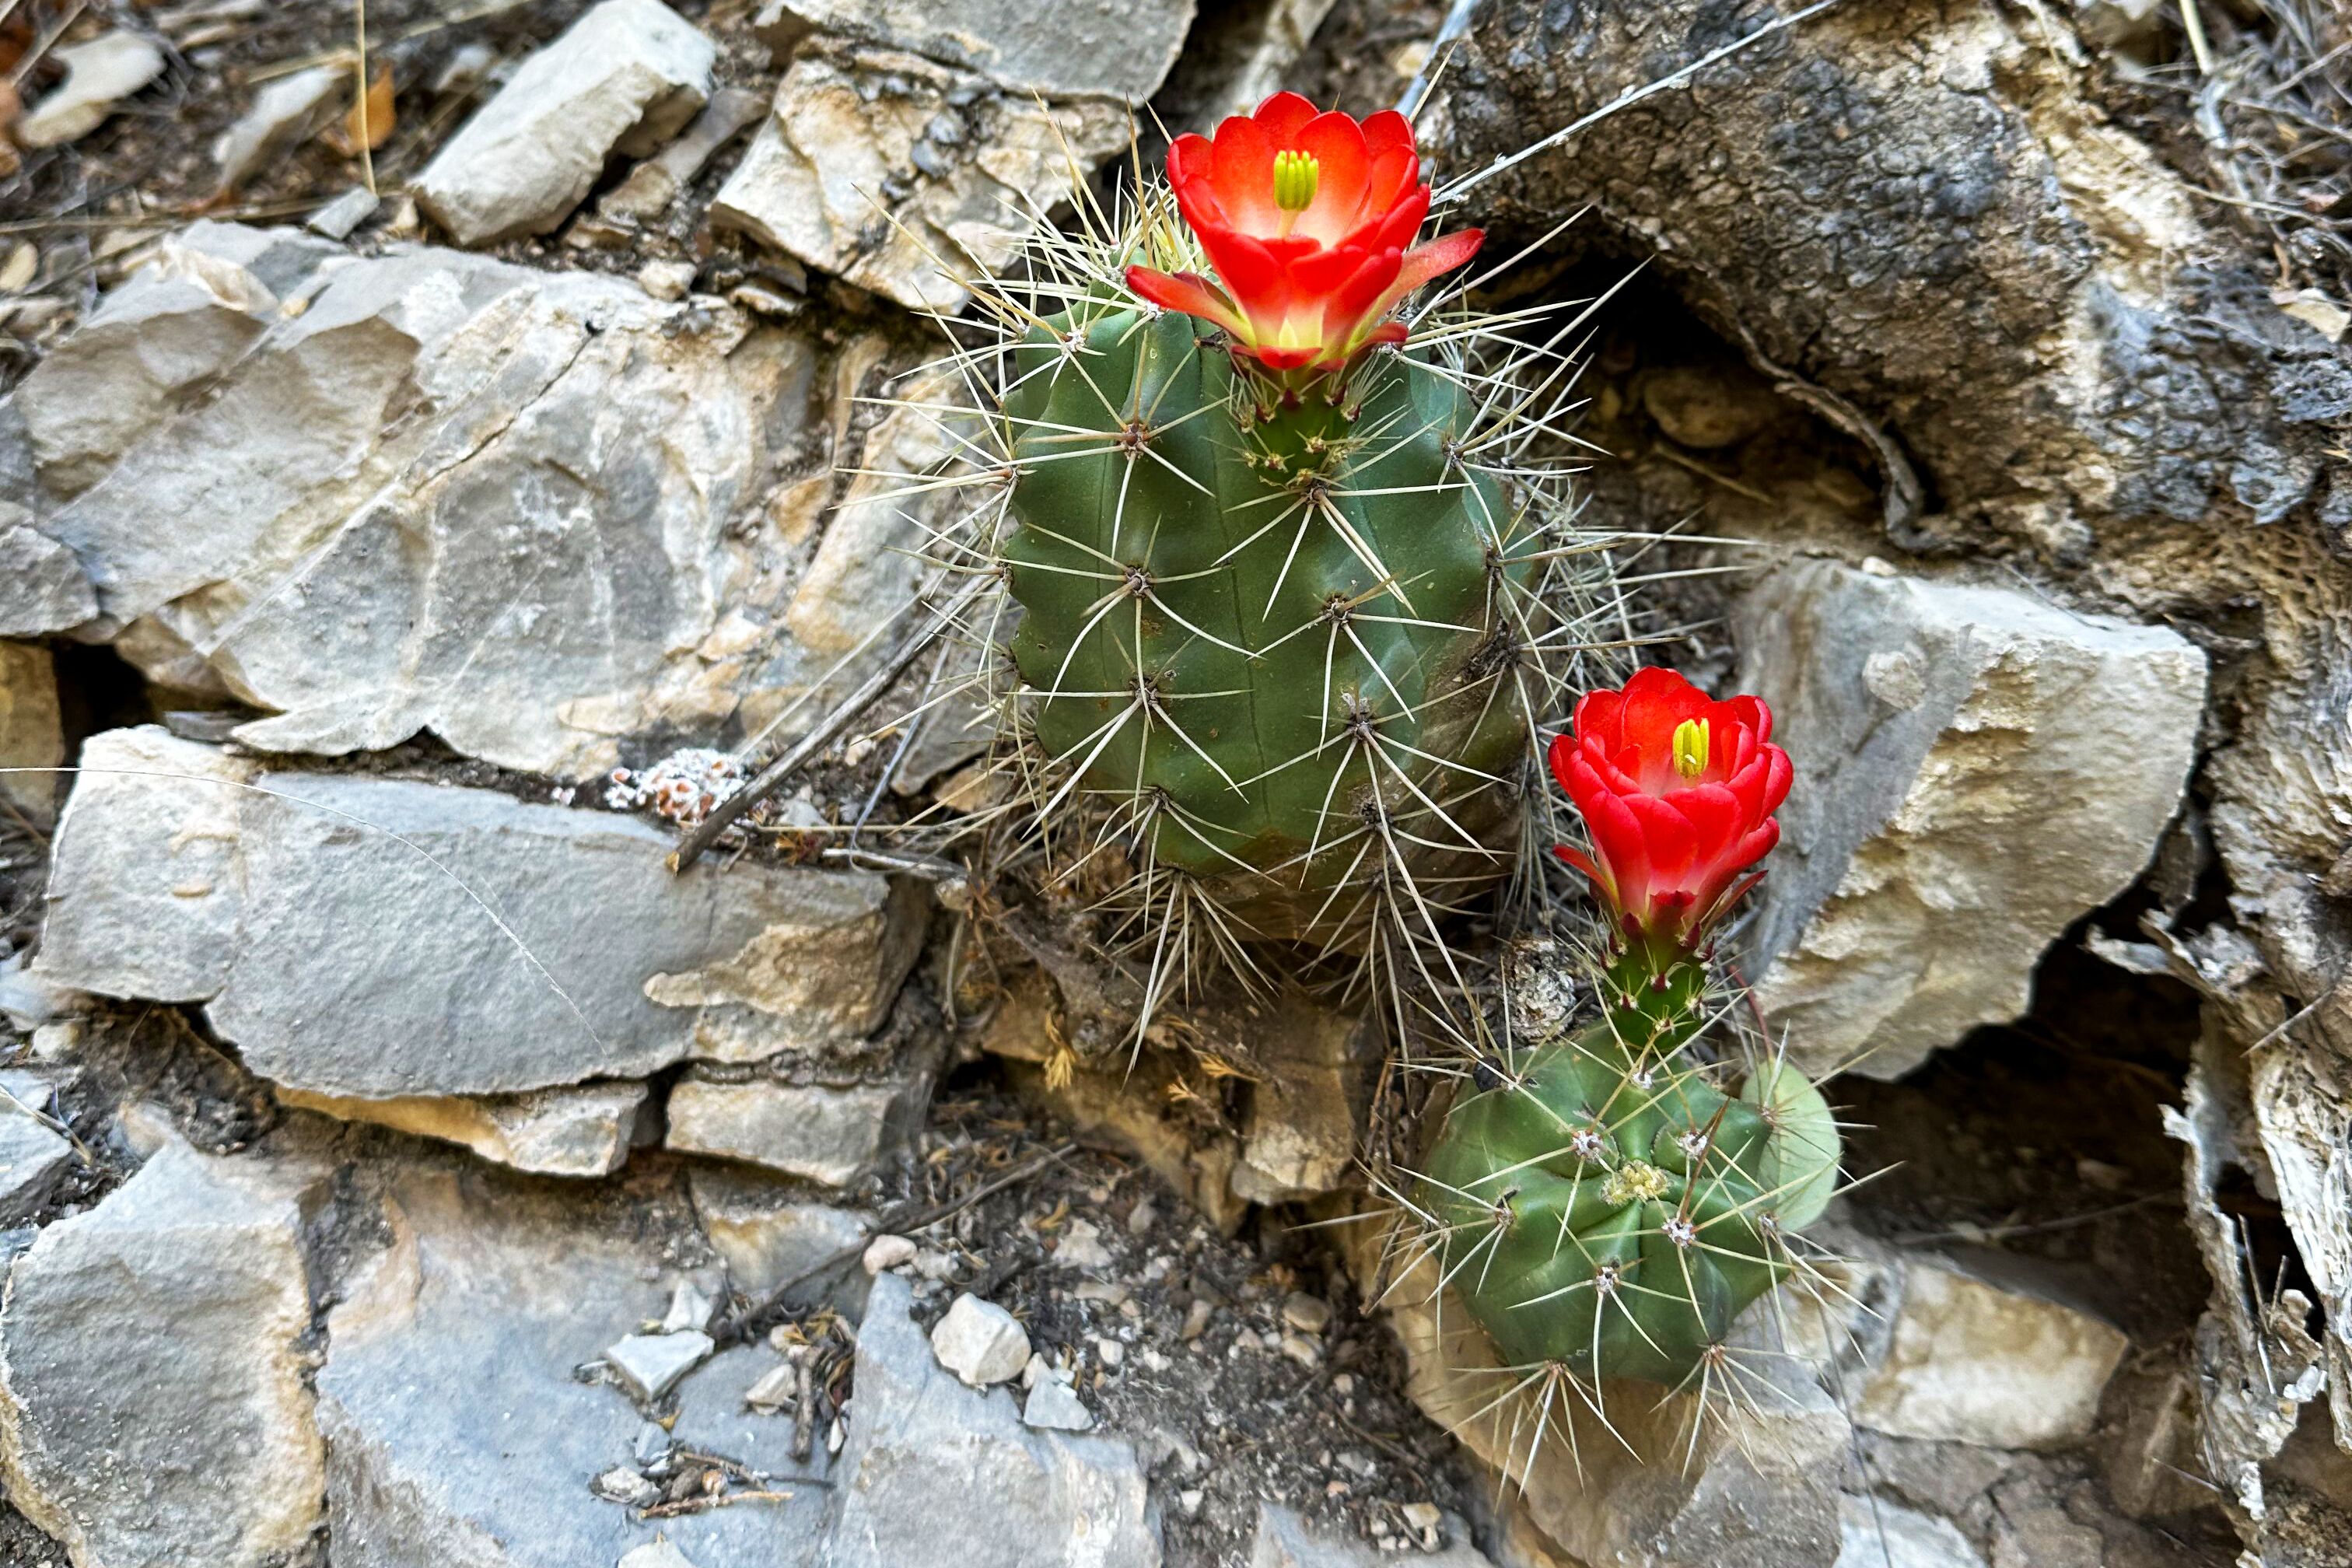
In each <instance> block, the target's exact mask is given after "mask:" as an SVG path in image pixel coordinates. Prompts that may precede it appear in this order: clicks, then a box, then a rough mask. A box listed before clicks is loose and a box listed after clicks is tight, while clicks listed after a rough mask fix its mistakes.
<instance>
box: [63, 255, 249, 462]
mask: <svg viewBox="0 0 2352 1568" xmlns="http://www.w3.org/2000/svg"><path fill="white" fill-rule="evenodd" d="M226 233H227V230H226V226H224V225H218V224H199V225H197V226H194V228H192V229H190V230H189V231H188V232H187V233H186V234H184V235H183V236H180V237H175V238H174V239H172V240H167V241H166V242H165V243H164V245H163V247H162V249H161V251H160V253H159V254H158V256H157V258H156V260H155V261H154V262H153V263H152V265H150V266H147V267H143V268H140V269H139V270H138V271H137V272H135V273H133V274H131V278H130V279H129V280H128V281H127V282H125V283H124V284H123V285H122V286H121V288H119V289H115V290H114V291H113V292H112V293H110V294H109V295H107V296H106V298H105V299H104V300H102V301H100V305H99V307H98V309H97V310H95V311H93V312H92V313H91V315H90V317H89V320H88V321H85V322H84V323H83V324H82V326H81V328H80V329H79V331H75V332H74V333H73V334H72V335H71V336H69V337H68V338H67V339H66V340H65V342H62V343H60V344H58V347H57V349H56V350H55V352H53V353H50V354H48V355H47V357H45V358H44V359H43V360H42V361H41V363H39V364H37V365H36V366H35V367H34V368H33V370H32V373H31V374H28V375H26V378H25V384H24V385H23V386H22V387H20V388H19V389H18V390H17V393H16V407H17V410H18V412H19V413H21V414H22V415H23V416H24V419H25V434H26V437H27V439H28V440H29V441H30V442H31V444H32V453H33V461H34V463H35V465H36V467H37V469H38V471H39V474H40V477H41V484H42V486H43V488H44V489H47V491H48V492H49V493H50V494H52V495H57V496H72V495H78V494H79V493H80V492H81V491H83V490H86V489H89V487H90V486H91V485H93V484H95V483H97V482H98V480H99V479H101V478H103V477H104V475H105V473H106V471H107V469H108V468H111V467H112V466H113V464H114V462H115V459H116V458H118V457H120V456H121V453H122V452H123V450H124V449H125V448H126V447H129V446H130V445H131V443H132V442H134V441H136V440H137V439H139V438H140V437H142V436H143V435H145V434H146V433H147V432H149V431H151V430H152V429H153V428H154V427H155V426H158V425H160V424H162V423H163V421H164V420H165V418H166V417H167V416H169V415H171V414H172V413H173V412H175V411H176V410H177V408H178V407H179V406H180V405H181V404H182V403H183V401H184V400H186V399H191V398H193V397H194V396H195V395H198V394H199V393H201V392H202V391H203V390H204V389H205V387H206V386H208V385H210V384H212V383H213V382H214V381H215V378H217V377H218V376H219V375H220V374H222V373H223V372H224V371H226V369H227V368H228V367H229V366H231V365H232V364H235V363H236V362H237V361H238V360H239V359H241V358H242V357H244V355H245V354H246V353H247V351H248V350H249V349H251V348H252V346H253V344H254V342H256V341H257V339H258V338H260V336H261V334H262V333H263V331H265V330H267V326H268V321H267V318H268V314H269V312H271V311H272V310H276V308H277V306H278V300H277V298H276V296H275V295H274V293H273V292H272V291H271V290H270V289H268V288H267V287H266V286H264V285H263V284H262V282H261V280H260V279H258V278H257V277H256V276H255V275H254V274H253V272H252V271H251V270H250V269H248V268H246V267H243V266H240V265H238V264H237V263H236V261H234V260H232V259H230V258H226V257H224V256H221V255H218V254H215V251H214V249H213V248H212V245H213V242H214V241H215V240H216V239H219V238H223V237H226Z"/></svg>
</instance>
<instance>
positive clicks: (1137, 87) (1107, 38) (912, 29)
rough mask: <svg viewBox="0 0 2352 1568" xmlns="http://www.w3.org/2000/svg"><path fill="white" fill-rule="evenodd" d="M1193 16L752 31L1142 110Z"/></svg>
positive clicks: (1159, 4)
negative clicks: (813, 36) (927, 62)
mask: <svg viewBox="0 0 2352 1568" xmlns="http://www.w3.org/2000/svg"><path fill="white" fill-rule="evenodd" d="M1192 11H1193V0H1025V3H1024V0H766V3H765V4H764V5H761V8H760V11H759V14H758V16H756V17H755V18H754V20H753V23H752V25H753V26H755V27H757V28H759V29H760V31H761V34H762V35H763V36H765V37H768V38H769V39H771V40H772V41H773V42H777V43H788V42H791V41H793V40H795V39H797V38H798V37H799V36H800V35H801V34H803V33H804V32H806V31H808V30H809V29H810V28H816V29H819V30H822V31H824V32H827V33H835V34H840V35H842V36H844V37H852V38H856V39H859V40H860V41H862V42H866V43H871V44H880V45H883V46H885V47H888V48H893V49H901V50H905V51H907V52H908V53H912V54H919V55H928V56H929V57H930V58H933V59H935V60H942V61H945V62H947V63H948V64H950V65H958V66H963V67H965V68H969V69H971V70H975V71H978V72H980V73H981V74H982V76H985V77H987V78H988V79H990V80H991V81H992V82H994V83H995V84H996V85H997V86H999V87H1003V88H1008V89H1012V90H1013V91H1014V92H1019V93H1031V92H1035V93H1044V94H1046V95H1048V96H1068V95H1074V94H1094V95H1098V96H1101V97H1105V98H1117V99H1126V100H1130V101H1133V102H1136V103H1140V102H1142V101H1143V100H1145V99H1148V98H1150V96H1151V95H1152V93H1153V91H1154V90H1155V89H1158V88H1159V86H1160V80H1161V79H1163V78H1165V77H1166V76H1167V74H1168V68H1169V67H1170V66H1171V65H1173V64H1174V63H1175V60H1176V54H1177V51H1178V50H1179V49H1181V48H1182V47H1184V35H1185V30H1186V29H1187V28H1188V27H1190V26H1192ZM1252 107H1255V105H1253V106H1252Z"/></svg>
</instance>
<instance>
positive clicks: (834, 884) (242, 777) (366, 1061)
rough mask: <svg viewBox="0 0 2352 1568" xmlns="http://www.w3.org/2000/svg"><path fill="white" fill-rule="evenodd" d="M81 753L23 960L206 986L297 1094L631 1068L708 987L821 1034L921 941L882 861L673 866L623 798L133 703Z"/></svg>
mask: <svg viewBox="0 0 2352 1568" xmlns="http://www.w3.org/2000/svg"><path fill="white" fill-rule="evenodd" d="M85 765H89V766H93V767H98V768H103V769H105V770H107V771H104V772H98V773H91V774H89V775H87V776H86V777H85V779H84V787H83V788H82V789H81V790H79V791H78V792H77V793H76V794H75V795H74V796H73V797H72V798H71V799H70V800H69V801H68V805H67V808H66V812H65V814H64V817H63V819H62V821H61V822H60V824H59V826H58V835H57V842H56V849H55V857H56V858H55V861H54V865H53V878H52V881H51V886H52V887H53V888H54V889H56V891H57V896H56V897H55V899H54V900H52V902H51V904H50V908H49V915H48V920H47V925H46V927H45V931H44V939H43V948H42V955H41V960H40V972H41V973H44V974H45V975H47V977H48V978H50V979H51V980H53V981H57V982H58V983H61V984H71V985H74V986H76V987H78V988H79V989H82V990H86V991H92V992H96V993H98V994H101V995H110V996H124V997H131V996H137V997H146V998H151V999H153V1000H157V1001H174V1002H198V1003H202V1004H203V1005H204V1006H205V1016H206V1018H207V1019H208V1020H209V1022H210V1023H211V1024H212V1026H213V1027H214V1028H215V1029H216V1030H218V1031H219V1032H220V1034H221V1035H222V1036H223V1037H225V1038H227V1039H229V1040H232V1041H234V1042H236V1045H237V1046H238V1047H240V1049H241V1051H242V1053H243V1057H244V1060H245V1063H246V1065H247V1067H248V1068H252V1069H253V1070H254V1071H255V1072H257V1073H259V1074H261V1075H262V1076H264V1077H266V1078H268V1079H271V1080H273V1081H274V1082H277V1083H280V1084H284V1085H287V1086H289V1087H290V1088H293V1089H299V1090H304V1091H308V1092H310V1093H312V1094H315V1095H320V1096H348V1097H354V1098H360V1099H368V1100H387V1099H394V1098H398V1097H405V1096H453V1095H467V1096H470V1095H511V1094H519V1093H524V1092H527V1091H530V1090H535V1089H547V1088H549V1087H551V1086H556V1085H564V1084H575V1083H582V1082H585V1081H587V1080H589V1079H620V1078H641V1077H644V1076H646V1074H649V1073H652V1072H656V1071H658V1070H659V1069H661V1068H665V1067H667V1066H670V1065H671V1064H673V1063H676V1062H679V1061H682V1060H685V1059H687V1058H689V1057H691V1056H693V1055H695V1054H696V1053H697V1051H698V1048H699V1047H698V1038H699V1037H700V1035H701V1034H702V1032H703V1031H704V1030H705V1029H706V1027H707V1026H709V1025H710V1023H711V1019H712V1016H713V1015H717V1016H719V1017H720V1018H721V1019H723V1021H724V1023H725V1026H726V1029H727V1036H728V1041H729V1046H728V1048H729V1050H730V1052H734V1053H739V1054H740V1053H749V1052H752V1051H753V1050H755V1049H764V1050H765V1051H767V1052H768V1053H769V1054H774V1053H776V1052H782V1051H788V1050H795V1049H798V1050H820V1049H823V1048H824V1047H826V1046H828V1045H830V1044H835V1043H838V1042H842V1041H845V1040H852V1039H855V1038H856V1037H859V1036H861V1035H863V1034H864V1033H865V1032H866V1031H867V1030H870V1029H872V1028H873V1027H874V1026H876V1025H877V1024H878V1023H879V1022H880V1021H881V1019H882V1017H883V1016H884V1014H885V1012H886V1011H887V1008H888V1006H889V1004H890V1000H891V998H892V996H893V995H894V994H896V993H897V990H898V984H899V982H900V981H901V980H902V979H903V978H904V977H905V974H906V970H907V966H908V963H911V961H912V957H913V949H914V939H913V936H912V935H911V934H910V933H909V931H908V925H907V923H906V922H907V921H908V919H909V918H910V917H912V916H914V915H916V914H917V913H919V911H918V910H916V909H915V907H914V906H913V905H912V904H911V903H910V901H909V900H906V899H905V898H903V897H900V896H898V895H896V894H894V893H893V891H892V889H891V888H890V885H889V884H888V883H887V881H886V880H884V879H882V878H879V877H875V876H870V875H866V874H864V873H858V872H834V871H821V870H814V869H810V868H791V867H752V866H748V865H747V866H741V867H738V868H734V869H733V870H731V871H729V872H726V873H723V874H722V873H719V872H717V871H715V870H714V871H705V870H702V869H700V868H698V869H696V870H694V871H692V872H689V873H688V874H686V875H684V876H673V875H672V874H671V873H670V872H668V871H667V870H666V869H664V868H663V865H662V858H663V856H664V855H665V854H666V853H667V850H668V848H669V846H670V839H669V837H668V836H667V834H665V833H663V832H662V831H660V830H659V829H657V828H656V827H655V826H652V825H650V824H647V823H645V822H641V821H638V820H636V819H635V818H632V817H624V816H614V815H611V814H609V813H604V812H598V811H581V810H570V809H565V808H562V807H557V806H550V805H526V804H524V803H522V802H520V801H517V800H514V799H512V798H511V797H509V796H507V795H499V794H495V793H493V792H490V791H487V790H476V789H453V788H445V787H442V786H440V785H436V784H425V783H422V782H417V781H413V780H404V779H390V778H380V777H367V776H357V775H328V774H301V773H259V772H257V770H255V769H254V768H253V765H252V764H251V763H249V762H243V761H237V760H235V759H230V758H227V757H225V756H224V755H223V754H222V753H220V752H218V751H216V750H215V749H214V748H212V747H208V746H205V745H201V744H199V743H197V742H188V741H181V740H177V739H175V738H173V737H171V736H169V735H166V734H164V733H163V731H159V730H155V729H152V728H151V729H142V730H133V731H110V732H109V733H107V734H104V735H100V736H98V737H95V738H94V739H93V740H92V741H91V742H89V745H88V747H87V748H86V749H85ZM237 784H249V786H250V787H246V788H239V787H236V785H237ZM681 975H685V976H691V977H695V980H694V984H692V985H691V986H687V987H682V988H675V989H671V988H667V987H671V986H673V985H674V984H675V983H676V982H677V977H678V976H681ZM776 975H782V976H784V978H783V979H782V980H779V981H777V982H776V983H775V984H770V980H771V978H772V977H773V976H776Z"/></svg>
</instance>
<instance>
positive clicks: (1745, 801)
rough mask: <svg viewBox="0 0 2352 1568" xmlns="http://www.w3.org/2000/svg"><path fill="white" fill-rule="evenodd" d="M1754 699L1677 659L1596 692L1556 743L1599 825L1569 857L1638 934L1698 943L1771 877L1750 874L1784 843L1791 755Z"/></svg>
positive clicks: (1563, 780) (1560, 771) (1580, 802)
mask: <svg viewBox="0 0 2352 1568" xmlns="http://www.w3.org/2000/svg"><path fill="white" fill-rule="evenodd" d="M1771 736H1772V710H1770V709H1769V708H1767V707H1766V706H1765V705H1764V703H1763V702H1762V701H1761V700H1759V699H1757V698H1754V697H1735V698H1733V699H1731V700H1729V701H1727V702H1717V701H1715V700H1712V699H1711V698H1709V697H1708V696H1707V694H1706V692H1704V691H1701V690H1700V689H1698V688H1697V687H1696V686H1693V685H1692V684H1691V683H1690V682H1689V681H1687V680H1685V679H1683V678H1682V677H1681V676H1679V675H1676V674H1675V672H1674V671H1672V670H1670V669H1643V670H1641V671H1639V672H1637V673H1636V674H1635V675H1634V677H1633V679H1631V680H1629V681H1627V682H1626V683H1625V688H1624V689H1623V690H1622V691H1594V692H1589V693H1587V694H1586V695H1585V696H1584V698H1583V699H1582V700H1580V701H1579V702H1578V703H1577V705H1576V717H1575V719H1574V721H1573V722H1572V723H1571V725H1570V731H1569V733H1567V734H1564V735H1560V736H1558V737H1556V738H1555V739H1554V740H1553V741H1552V743H1551V771H1552V776H1553V777H1555V778H1557V779H1559V783H1560V787H1561V788H1562V789H1565V790H1566V791H1568V794H1569V798H1570V799H1571V800H1573V801H1574V802H1575V803H1576V809H1577V810H1578V811H1580V812H1581V813H1583V815H1584V823H1585V826H1586V827H1588V828H1589V829H1591V834H1592V847H1593V855H1592V856H1591V857H1587V856H1585V855H1583V854H1581V853H1580V852H1579V851H1577V850H1574V849H1570V848H1568V847H1565V846H1563V847H1560V849H1559V858H1561V859H1563V860H1565V861H1567V862H1568V863H1569V864H1570V865H1571V866H1573V867H1575V868H1577V869H1578V870H1580V871H1581V872H1583V873H1584V875H1585V876H1586V877H1587V878H1589V879H1591V883H1592V888H1593V891H1594V892H1595V893H1597V894H1598V895H1599V896H1600V897H1601V900H1603V901H1604V902H1606V903H1607V904H1608V905H1609V907H1610V908H1611V909H1612V910H1615V911H1616V913H1617V915H1618V917H1619V919H1620V921H1622V923H1623V924H1624V926H1625V927H1626V929H1627V930H1628V931H1630V932H1632V933H1633V934H1636V935H1640V936H1643V937H1648V938H1652V939H1660V940H1667V941H1672V942H1675V943H1676V944H1677V945H1679V946H1682V947H1685V948H1688V947H1695V946H1696V945H1697V943H1698V942H1699V940H1700V938H1701V937H1703V936H1704V935H1705V934H1706V931H1707V928H1708V927H1710V926H1711V925H1713V924H1714V922H1715V921H1717V919H1718V918H1720V917H1721V916H1722V914H1723V913H1724V911H1725V910H1728V909H1729V908H1730V907H1731V906H1732V905H1733V904H1735V903H1737V902H1738V900H1739V898H1740V895H1742V894H1743V893H1745V892H1747V891H1748V889H1749V888H1752V887H1754V886H1755V885H1756V883H1757V882H1758V881H1759V880H1760V879H1761V877H1762V873H1761V872H1759V873H1758V874H1757V875H1756V876H1753V877H1749V878H1748V879H1746V880H1744V881H1743V880H1740V873H1741V872H1743V871H1745V870H1747V869H1748V868H1749V867H1751V866H1753V865H1755V864H1756V862H1758V861H1759V860H1761V859H1762V858H1764V857H1765V856H1766V855H1767V854H1769V853H1770V852H1771V849H1772V847H1773V846H1774V845H1775V844H1777V843H1779V842H1780V824H1779V823H1777V822H1775V821H1773V820H1772V814H1773V813H1774V812H1775V811H1778V810H1779V809H1780V803H1781V802H1782V801H1784V800H1786V799H1787V798H1788V796H1789V783H1790V767H1789V753H1788V752H1784V751H1782V750H1781V749H1780V747H1778V746H1775V745H1773V744H1771Z"/></svg>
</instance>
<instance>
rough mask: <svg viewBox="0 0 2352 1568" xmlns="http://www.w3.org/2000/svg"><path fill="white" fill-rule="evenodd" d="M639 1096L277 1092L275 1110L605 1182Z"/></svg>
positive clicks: (578, 1088) (639, 1087) (595, 1088)
mask: <svg viewBox="0 0 2352 1568" xmlns="http://www.w3.org/2000/svg"><path fill="white" fill-rule="evenodd" d="M646 1096H647V1091H646V1086H645V1085H644V1084H642V1083H631V1082H625V1081H624V1082H619V1083H583V1084H569V1085H565V1086H563V1087H562V1088H559V1089H532V1090H530V1091H529V1092H528V1093H524V1094H502V1095H487V1096H483V1097H480V1098H477V1099H466V1098H462V1097H457V1096H445V1095H402V1096H399V1097H396V1098H394V1099H391V1100H363V1099H360V1098H358V1097H357V1096H353V1095H338V1094H314V1093H311V1092H310V1091H309V1090H306V1089H288V1088H285V1087H283V1086H280V1087H279V1089H278V1103H279V1104H281V1105H286V1106H290V1107H292V1108H293V1109H295V1110H315V1111H317V1112H319V1113H320V1115H322V1116H332V1117H335V1118H337V1119H338V1120H341V1121H369V1122H373V1123H374V1124H375V1125H377V1126H379V1127H389V1128H391V1129H393V1130H394V1131H396V1132H406V1133H408V1134H410V1135H411V1136H413V1137H417V1138H436V1139H439V1140H440V1141H441V1142H446V1143H455V1144H457V1145H458V1146H459V1147H461V1148H465V1149H470V1150H472V1151H473V1152H475V1153H477V1154H478V1155H480V1156H481V1157H482V1158H483V1159H485V1160H495V1161H497V1162H498V1163H499V1164H501V1165H511V1166H513V1167H514V1168H515V1169H516V1170H518V1171H535V1172H537V1173H540V1174H541V1175H548V1176H604V1175H610V1174H611V1173H613V1172H614V1171H617V1170H619V1169H620V1168H621V1165H622V1163H623V1162H625V1161H626V1160H627V1159H628V1157H629V1148H630V1145H631V1144H632V1143H633V1142H635V1138H636V1133H637V1127H638V1121H639V1119H640V1118H641V1117H642V1116H643V1115H644V1114H645V1110H646Z"/></svg>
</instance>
